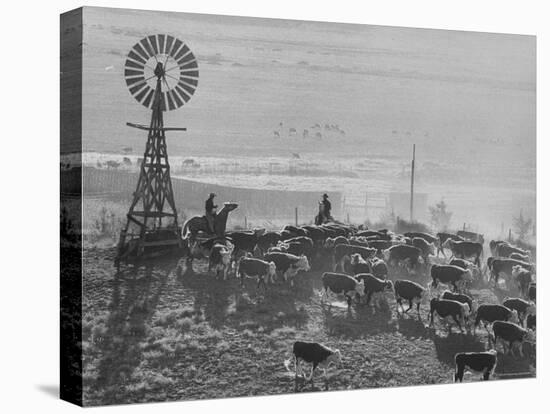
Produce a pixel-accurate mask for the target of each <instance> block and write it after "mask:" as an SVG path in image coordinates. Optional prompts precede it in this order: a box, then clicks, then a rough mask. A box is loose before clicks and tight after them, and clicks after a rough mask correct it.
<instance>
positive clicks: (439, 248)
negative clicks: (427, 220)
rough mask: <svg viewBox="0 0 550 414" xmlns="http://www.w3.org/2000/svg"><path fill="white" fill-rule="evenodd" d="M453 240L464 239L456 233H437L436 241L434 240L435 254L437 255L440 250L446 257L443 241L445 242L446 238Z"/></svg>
mask: <svg viewBox="0 0 550 414" xmlns="http://www.w3.org/2000/svg"><path fill="white" fill-rule="evenodd" d="M449 239H450V240H454V241H464V239H463V238H462V237H460V236H457V235H456V234H452V233H437V242H436V245H437V256H438V257H439V252H441V253H442V254H443V257H446V256H445V251H444V248H445V247H446V246H445V243H446V242H447V240H449Z"/></svg>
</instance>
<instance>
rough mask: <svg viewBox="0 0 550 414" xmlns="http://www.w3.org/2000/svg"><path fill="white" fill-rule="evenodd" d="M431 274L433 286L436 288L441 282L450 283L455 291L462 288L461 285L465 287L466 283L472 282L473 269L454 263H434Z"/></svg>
mask: <svg viewBox="0 0 550 414" xmlns="http://www.w3.org/2000/svg"><path fill="white" fill-rule="evenodd" d="M430 275H431V277H432V285H431V286H432V287H433V288H436V287H437V286H438V285H439V283H442V284H445V285H450V286H452V287H453V288H454V290H455V291H458V290H460V288H459V285H460V286H461V288H462V287H464V285H465V284H467V283H468V282H471V281H472V280H473V278H472V271H471V270H470V269H463V268H461V267H458V266H452V265H437V264H434V265H432V268H431V269H430Z"/></svg>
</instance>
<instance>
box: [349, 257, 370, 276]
mask: <svg viewBox="0 0 550 414" xmlns="http://www.w3.org/2000/svg"><path fill="white" fill-rule="evenodd" d="M350 265H351V271H352V273H353V274H354V275H357V274H358V273H370V271H371V266H370V263H369V262H368V261H366V260H365V259H363V258H362V257H361V255H360V254H359V253H354V254H352V255H351V262H350Z"/></svg>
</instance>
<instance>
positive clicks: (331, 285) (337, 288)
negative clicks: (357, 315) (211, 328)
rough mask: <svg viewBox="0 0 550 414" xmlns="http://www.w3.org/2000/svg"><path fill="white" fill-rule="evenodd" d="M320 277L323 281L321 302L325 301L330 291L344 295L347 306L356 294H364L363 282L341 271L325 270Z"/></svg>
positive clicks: (360, 295) (349, 305)
mask: <svg viewBox="0 0 550 414" xmlns="http://www.w3.org/2000/svg"><path fill="white" fill-rule="evenodd" d="M321 279H322V281H323V296H322V297H321V300H322V301H323V302H325V301H326V299H327V298H328V295H329V294H330V293H333V294H335V295H344V297H345V298H346V301H347V303H348V308H349V307H351V302H352V299H353V298H354V297H355V295H356V294H358V295H359V297H362V296H363V295H364V294H365V282H363V281H357V280H356V279H354V278H353V277H351V276H348V275H345V274H343V273H333V272H325V273H323V276H322V277H321Z"/></svg>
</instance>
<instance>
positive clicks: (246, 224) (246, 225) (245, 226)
mask: <svg viewBox="0 0 550 414" xmlns="http://www.w3.org/2000/svg"><path fill="white" fill-rule="evenodd" d="M244 229H245V230H247V229H248V220H247V218H246V216H244Z"/></svg>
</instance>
